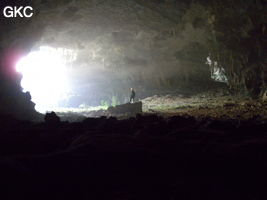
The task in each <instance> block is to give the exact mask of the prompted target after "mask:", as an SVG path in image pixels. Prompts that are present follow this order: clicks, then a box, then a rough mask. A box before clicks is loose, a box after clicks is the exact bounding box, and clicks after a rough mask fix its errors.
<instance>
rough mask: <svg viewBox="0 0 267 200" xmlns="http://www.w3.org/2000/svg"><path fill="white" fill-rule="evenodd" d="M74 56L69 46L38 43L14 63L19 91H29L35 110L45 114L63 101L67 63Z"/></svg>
mask: <svg viewBox="0 0 267 200" xmlns="http://www.w3.org/2000/svg"><path fill="white" fill-rule="evenodd" d="M75 59H76V57H75V53H74V51H72V50H70V49H65V48H54V47H50V46H39V48H35V49H34V50H32V51H31V52H29V53H28V54H27V55H26V56H25V57H22V58H21V59H20V60H19V61H18V62H17V64H16V70H17V72H19V73H21V75H22V79H21V87H22V89H23V92H29V93H30V94H31V97H32V101H33V102H34V103H35V104H36V106H35V109H36V110H37V111H38V112H41V113H45V112H47V111H51V110H53V109H55V108H58V107H60V106H62V104H64V99H66V97H67V95H68V93H69V92H70V82H69V80H68V79H69V78H68V76H69V64H70V63H71V62H73V61H74V60H75Z"/></svg>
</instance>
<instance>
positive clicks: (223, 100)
mask: <svg viewBox="0 0 267 200" xmlns="http://www.w3.org/2000/svg"><path fill="white" fill-rule="evenodd" d="M141 101H142V103H143V114H144V115H147V114H148V115H150V114H156V115H160V116H163V117H171V116H184V115H189V116H193V117H195V118H200V119H201V118H205V117H210V118H215V119H238V120H247V119H254V118H258V119H262V120H266V119H267V102H263V101H260V100H252V99H250V98H248V97H245V96H240V95H239V96H237V95H229V93H227V92H225V91H220V92H205V93H200V94H197V95H184V94H168V95H154V96H151V97H148V98H145V99H142V100H141ZM56 113H57V114H58V115H59V116H60V117H61V119H63V121H64V120H69V121H81V120H83V119H85V118H86V117H100V116H105V108H103V107H101V106H99V107H91V108H70V109H65V110H64V109H61V110H57V111H56ZM115 117H118V119H125V118H128V117H129V116H127V115H126V116H124V115H122V116H115Z"/></svg>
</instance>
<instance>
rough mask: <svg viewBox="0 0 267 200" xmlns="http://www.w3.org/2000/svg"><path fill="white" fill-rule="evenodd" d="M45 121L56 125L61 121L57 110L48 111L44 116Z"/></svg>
mask: <svg viewBox="0 0 267 200" xmlns="http://www.w3.org/2000/svg"><path fill="white" fill-rule="evenodd" d="M44 120H45V123H46V124H49V125H56V124H59V123H60V118H59V117H58V116H57V114H56V113H55V112H51V113H46V114H45V117H44Z"/></svg>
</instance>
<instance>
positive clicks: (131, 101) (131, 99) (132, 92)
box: [130, 88, 135, 103]
mask: <svg viewBox="0 0 267 200" xmlns="http://www.w3.org/2000/svg"><path fill="white" fill-rule="evenodd" d="M134 98H135V91H134V89H133V88H131V96H130V103H133V102H134Z"/></svg>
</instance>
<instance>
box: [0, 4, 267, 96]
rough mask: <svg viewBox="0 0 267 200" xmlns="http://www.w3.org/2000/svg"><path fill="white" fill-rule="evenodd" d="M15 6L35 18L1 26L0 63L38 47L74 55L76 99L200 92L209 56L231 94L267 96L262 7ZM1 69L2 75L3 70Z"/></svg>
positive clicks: (15, 81)
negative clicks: (29, 9) (78, 95)
mask: <svg viewBox="0 0 267 200" xmlns="http://www.w3.org/2000/svg"><path fill="white" fill-rule="evenodd" d="M20 3H21V4H25V5H32V6H33V7H34V9H35V15H34V17H33V18H31V19H25V18H24V19H20V18H16V19H1V27H4V29H2V28H1V29H2V31H1V43H0V44H1V47H0V48H1V52H2V53H1V56H2V57H3V56H5V55H6V54H7V51H8V50H10V51H11V52H12V53H13V54H14V52H22V53H24V54H26V53H27V52H28V51H30V50H31V49H34V48H37V47H39V46H42V45H49V46H52V47H56V48H57V47H60V48H68V49H72V50H74V51H76V52H77V60H76V61H75V62H74V63H73V65H72V66H73V73H72V74H73V77H72V79H73V80H72V81H73V84H76V85H77V87H80V88H79V89H77V91H80V92H81V93H82V91H83V92H84V93H87V92H90V87H91V88H92V87H93V88H94V89H92V92H91V93H99V91H101V93H102V97H100V98H105V96H113V95H120V94H119V93H120V91H121V92H122V93H124V94H125V93H127V92H128V89H129V87H131V86H133V87H135V88H137V90H139V92H140V93H146V91H147V90H148V89H158V90H159V89H164V90H173V89H177V88H179V87H186V86H187V87H188V85H190V86H189V87H194V84H195V85H196V83H197V85H201V84H199V83H206V82H210V81H211V79H210V67H209V66H208V65H206V64H205V63H206V58H207V56H208V55H210V57H211V59H212V60H213V61H214V62H217V63H218V64H217V67H221V68H224V69H225V71H226V76H227V78H228V84H229V87H230V88H231V89H232V90H234V91H238V92H239V91H245V92H246V93H247V94H248V95H252V96H254V97H259V95H260V94H261V93H262V92H263V91H265V89H264V88H265V85H266V71H265V70H266V52H267V51H266V46H267V45H266V15H264V13H266V12H265V11H266V1H264V0H254V1H250V2H247V1H242V0H238V1H235V2H231V1H224V2H223V3H222V2H217V1H215V0H209V1H201V0H198V1H192V2H189V1H181V0H169V1H164V0H162V1H160V0H158V1H156V0H151V1H144V0H113V1H111V0H91V1H84V0H76V1H75V0H73V1H71V0H65V1H63V0H62V1H52V0H45V1H44V0H42V1H33V2H31V1H26V0H25V1H20ZM8 4H9V5H12V2H11V1H8ZM13 4H14V5H16V1H14V2H13ZM1 5H5V4H4V3H3V4H1ZM3 30H4V31H3ZM17 54H19V53H17ZM20 54H21V53H20ZM2 60H3V59H2ZM1 67H2V69H7V64H6V63H3V62H2V64H1ZM211 67H212V66H211ZM2 71H3V70H2ZM5 72H6V70H5ZM2 74H3V73H2ZM11 74H12V73H11ZM2 76H3V77H5V79H6V77H7V76H6V74H5V75H2ZM20 78H21V77H17V76H16V77H14V75H13V78H11V79H12V80H10V81H9V83H10V85H12V87H14V88H16V89H14V90H12V91H17V92H16V93H20V92H19V91H20V88H19V86H18V83H19V80H20ZM1 80H3V79H1ZM107 86H109V87H107ZM2 88H4V89H2V91H4V90H5V91H9V89H6V88H7V87H6V86H2ZM127 94H128V93H127ZM95 95H96V94H95ZM1 96H2V98H4V96H5V94H4V93H3V95H1ZM91 96H93V94H92V95H91ZM99 96H101V94H99ZM121 98H123V95H122V96H121Z"/></svg>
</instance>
